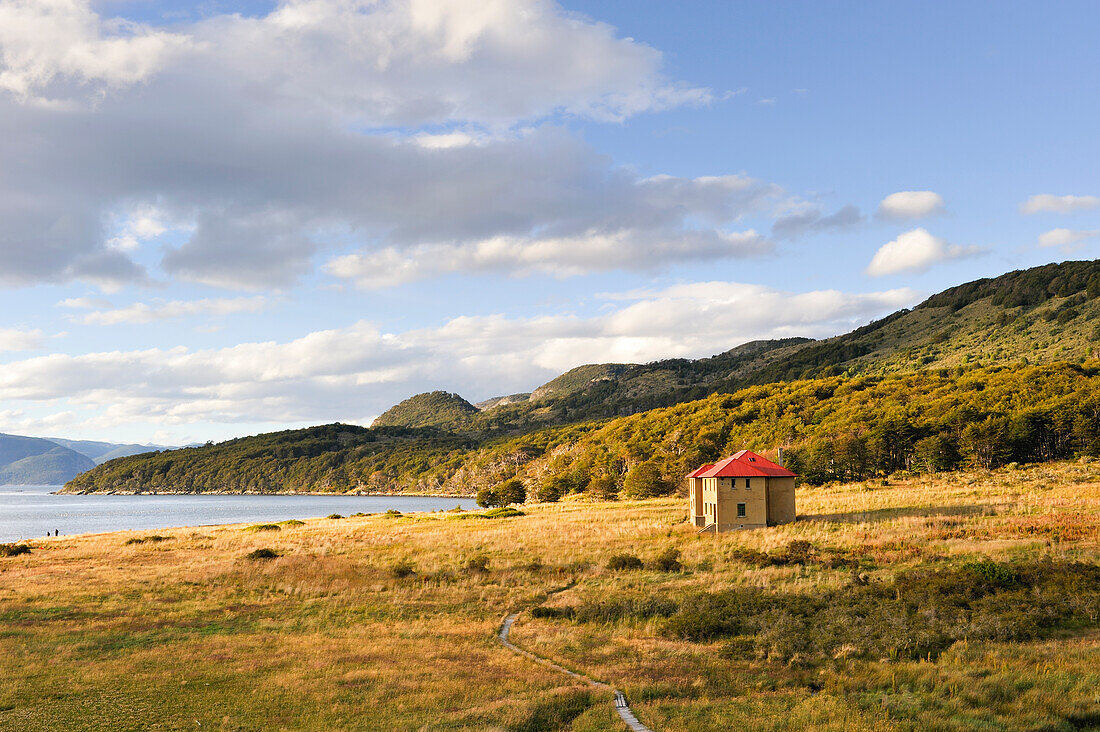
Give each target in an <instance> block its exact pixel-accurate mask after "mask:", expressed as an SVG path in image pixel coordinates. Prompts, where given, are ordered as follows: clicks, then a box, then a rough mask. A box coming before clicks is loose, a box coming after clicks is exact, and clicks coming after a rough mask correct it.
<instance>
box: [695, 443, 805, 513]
mask: <svg viewBox="0 0 1100 732" xmlns="http://www.w3.org/2000/svg"><path fill="white" fill-rule="evenodd" d="M782 455H783V453H782V452H780V458H779V459H780V461H782V459H783V457H782ZM796 477H798V476H797V475H795V474H794V473H792V472H791V471H789V470H787V469H786V468H784V467H783V466H782V465H777V464H776V463H773V462H772V461H771V460H768V459H766V458H763V457H761V456H760V455H757V454H756V453H755V452H749V451H748V450H742V451H741V452H739V453H737V454H736V455H734V456H733V457H728V458H726V459H725V460H720V461H719V462H717V463H713V464H711V465H704V466H703V467H701V468H699V469H698V470H696V471H695V472H694V473H692V474H691V475H689V476H688V495H689V496H690V511H691V515H692V517H693V518H694V521H695V525H696V526H698V527H699V528H700V529H707V530H709V531H714V532H715V533H717V532H719V531H734V530H736V529H757V528H761V527H764V526H775V525H776V524H786V523H790V522H791V521H794V516H795V513H794V479H795V478H796Z"/></svg>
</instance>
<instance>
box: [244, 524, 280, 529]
mask: <svg viewBox="0 0 1100 732" xmlns="http://www.w3.org/2000/svg"><path fill="white" fill-rule="evenodd" d="M281 529H282V527H281V526H279V524H253V525H252V526H246V527H245V529H244V530H245V531H280V530H281Z"/></svg>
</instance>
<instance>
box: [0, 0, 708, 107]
mask: <svg viewBox="0 0 1100 732" xmlns="http://www.w3.org/2000/svg"><path fill="white" fill-rule="evenodd" d="M0 53H2V56H0V59H2V62H3V63H2V66H0V89H8V90H10V91H12V92H15V93H16V94H18V95H19V96H21V97H23V98H27V97H30V96H31V95H34V94H37V93H39V92H42V93H46V92H49V93H52V94H54V95H56V96H59V97H63V96H64V95H65V94H69V95H70V96H71V95H72V94H73V92H74V90H73V89H69V88H66V87H65V82H71V83H75V84H77V85H80V84H86V83H89V82H99V83H101V84H103V85H105V86H107V87H112V88H118V87H123V86H126V85H130V84H134V83H138V82H143V81H147V80H148V79H150V78H151V77H153V76H154V75H156V74H157V73H159V72H163V71H172V72H177V73H178V72H181V71H182V72H184V73H193V72H197V73H200V74H212V73H218V74H225V75H226V76H229V77H231V78H234V79H236V80H238V81H239V82H240V83H241V84H242V85H243V87H244V88H246V89H251V90H252V91H253V92H259V91H261V90H262V93H274V94H277V95H279V96H280V97H283V98H284V99H287V100H297V101H299V102H307V103H309V104H313V105H316V104H320V105H323V106H325V107H327V108H329V109H330V110H332V111H334V112H336V113H338V114H340V115H347V116H349V117H351V118H353V119H356V120H358V121H359V122H361V123H366V124H369V125H410V124H411V125H423V124H431V123H441V122H446V121H452V120H464V121H477V122H482V123H486V124H490V125H500V124H504V125H510V124H513V123H515V122H516V121H519V120H522V119H532V118H540V117H545V116H547V115H550V114H553V113H556V112H564V113H567V114H572V115H579V116H585V117H591V118H595V119H605V120H620V119H623V118H625V117H628V116H630V115H634V114H638V113H640V112H645V111H651V110H658V109H666V108H669V107H673V106H678V105H681V104H701V103H706V102H709V101H710V99H711V96H712V95H711V92H710V91H709V90H707V89H702V88H697V87H690V86H686V85H680V84H674V83H671V82H669V81H668V80H667V79H665V78H664V77H663V76H662V74H661V66H662V63H663V59H662V55H661V53H660V52H658V51H656V50H655V49H653V48H650V47H648V46H646V45H644V44H641V43H638V42H636V41H634V40H632V39H629V38H618V37H616V34H615V29H614V28H612V27H611V26H608V25H606V24H604V23H598V22H594V21H591V20H588V19H586V18H583V17H581V16H579V15H577V14H573V13H567V12H566V11H564V10H563V9H562V8H560V7H559V6H558V5H557V4H556V3H554V2H551V1H550V0H450V1H449V2H435V1H433V0H286V1H285V2H282V3H280V4H279V5H278V6H276V7H275V8H274V9H273V10H272V11H271V12H270V13H269V14H267V15H265V16H261V17H247V16H242V15H237V14H232V15H228V14H223V15H213V16H211V17H208V18H206V19H204V20H201V21H199V22H197V23H194V24H191V25H179V26H177V27H176V28H174V29H173V32H172V33H168V32H165V31H161V30H156V29H153V28H150V27H148V26H144V25H141V24H137V23H132V22H128V21H123V20H119V19H104V18H102V17H101V16H100V15H98V14H97V13H96V12H95V10H94V9H93V8H92V6H91V4H90V3H89V2H88V0H17V1H15V2H7V3H5V4H4V5H2V6H0ZM58 87H60V88H58Z"/></svg>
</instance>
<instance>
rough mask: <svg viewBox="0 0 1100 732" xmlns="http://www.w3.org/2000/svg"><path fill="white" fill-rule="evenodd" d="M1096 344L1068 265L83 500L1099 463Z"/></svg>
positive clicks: (424, 400) (293, 440) (1096, 298)
mask: <svg viewBox="0 0 1100 732" xmlns="http://www.w3.org/2000/svg"><path fill="white" fill-rule="evenodd" d="M1098 342H1100V262H1069V263H1065V264H1061V265H1048V266H1046V267H1039V268H1036V269H1032V270H1026V271H1023V272H1013V273H1009V274H1007V275H1004V276H1002V277H998V278H995V279H989V280H979V281H976V282H972V283H968V284H966V285H962V286H960V287H956V288H952V289H950V290H947V291H945V292H943V293H940V294H938V295H934V296H932V297H931V298H929V299H928V300H926V301H925V302H924V303H922V304H921V305H919V306H917V307H916V308H914V309H913V310H903V311H900V312H898V313H895V314H893V315H891V316H889V317H887V318H884V319H882V320H880V321H877V322H875V323H871V324H869V325H867V326H864V327H862V328H859V329H857V330H855V331H853V332H852V333H849V334H846V335H843V336H838V337H836V338H833V339H829V340H826V341H810V340H808V339H788V340H784V341H759V342H753V343H748V344H744V345H743V346H740V347H738V348H735V349H733V350H731V351H728V352H726V353H723V354H720V355H718V356H714V357H711V358H706V359H699V360H695V361H692V360H688V359H673V360H666V361H659V362H655V363H652V364H646V365H641V366H629V365H621V364H603V365H595V366H591V367H581V368H578V369H574V370H572V371H570V372H568V373H567V374H565V375H563V376H562V377H559V378H558V379H555V380H554V381H552V382H550V384H548V385H546V386H545V387H543V388H542V390H541V391H540V390H539V389H536V390H535V391H534V392H533V396H532V397H531V398H530V399H526V400H523V399H522V398H521V395H517V397H516V399H515V400H508V401H510V402H511V403H499V402H495V403H494V404H495V406H491V407H489V408H486V409H483V410H481V411H478V410H477V409H476V408H475V407H474V406H473V405H471V404H470V403H469V402H467V401H466V400H464V399H462V398H461V397H460V396H458V395H456V394H448V393H446V392H431V393H428V394H421V395H417V396H415V397H412V398H410V399H408V400H406V401H405V402H402V403H401V404H399V405H397V406H396V407H394V408H393V409H391V410H390V411H389V412H387V413H386V414H385V415H383V417H380V418H379V420H377V421H376V423H375V425H376V426H375V427H374V428H370V429H367V428H362V427H353V426H348V425H327V426H324V427H315V428H311V429H307V430H294V431H289V432H281V433H274V434H270V435H260V436H257V437H249V438H243V439H240V440H232V441H229V442H226V443H222V444H219V445H213V446H209V447H202V448H193V449H186V450H179V451H175V452H172V453H159V454H150V455H140V456H135V457H128V458H121V459H118V460H112V461H110V462H108V463H105V464H104V465H102V466H100V467H98V468H96V469H95V470H92V471H90V472H88V473H86V474H84V475H82V476H79V477H78V478H77V479H75V480H73V481H72V482H70V483H69V484H68V489H69V490H74V491H91V490H122V491H164V490H173V491H184V492H203V491H256V492H275V491H305V490H314V491H348V490H360V491H418V492H447V493H472V492H475V491H476V490H477V489H478V488H480V487H483V486H486V485H492V484H495V483H496V482H499V481H502V480H505V479H508V478H511V477H520V478H521V479H523V480H524V482H525V483H526V484H527V486H528V492H529V493H530V494H532V495H535V496H538V497H541V498H545V499H553V498H555V497H557V496H560V495H563V494H565V493H568V492H571V491H579V490H594V491H599V492H601V493H603V494H610V493H614V492H617V491H619V490H623V489H625V490H627V491H628V492H634V493H636V494H639V493H646V492H659V491H662V490H669V489H671V488H672V486H673V485H675V484H677V483H678V482H679V480H680V478H681V476H683V475H684V474H685V473H687V472H689V471H690V470H692V469H693V468H694V467H697V466H698V465H700V464H702V463H703V462H707V461H710V460H713V459H715V458H716V457H719V456H720V455H723V454H725V453H728V452H732V451H735V450H737V449H741V448H751V449H755V450H757V451H767V450H770V449H772V448H775V447H778V446H784V447H787V448H789V449H790V452H789V453H788V454H789V455H790V458H789V459H790V461H791V464H792V465H793V466H794V467H795V469H796V470H798V471H799V472H801V473H802V475H803V477H804V480H806V481H810V482H821V481H826V480H832V479H841V478H861V477H866V476H869V475H873V474H880V473H881V474H886V473H891V472H895V471H899V470H907V471H912V470H929V471H933V470H947V469H951V468H953V467H955V466H958V465H961V464H968V465H975V466H980V467H992V466H996V465H999V464H1003V463H1006V462H1012V461H1017V462H1024V461H1035V460H1048V459H1053V458H1064V457H1071V456H1073V455H1076V454H1090V455H1091V454H1097V451H1098V444H1100V443H1098V438H1097V434H1098V430H1100V427H1098V424H1100V423H1098V420H1100V381H1098V377H1097V373H1098V368H1100V365H1098V362H1097V361H1096V360H1095V358H1094V356H1095V355H1096V351H1095V348H1096V346H1095V345H1094V344H1096V343H1098ZM634 471H641V472H634ZM632 475H633V477H632ZM643 475H644V477H645V479H644V480H643V479H642V477H640V476H643Z"/></svg>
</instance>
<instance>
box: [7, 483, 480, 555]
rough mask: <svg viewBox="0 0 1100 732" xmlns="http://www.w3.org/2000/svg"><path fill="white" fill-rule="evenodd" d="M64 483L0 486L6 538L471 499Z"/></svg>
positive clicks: (445, 504)
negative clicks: (89, 491)
mask: <svg viewBox="0 0 1100 732" xmlns="http://www.w3.org/2000/svg"><path fill="white" fill-rule="evenodd" d="M59 488H60V486H56V485H47V486H31V485H9V486H0V542H7V541H18V540H19V539H34V538H37V537H42V536H45V535H46V532H49V533H50V534H51V535H52V534H53V532H54V531H55V530H56V531H59V532H60V533H61V534H62V535H65V534H87V533H96V532H102V531H121V530H126V529H134V530H148V529H165V528H169V527H172V526H203V525H209V524H233V523H243V522H264V521H281V520H283V519H292V518H296V519H304V518H313V517H317V516H328V515H329V514H333V513H339V514H342V515H344V516H347V515H350V514H353V513H359V512H362V513H377V512H381V511H386V510H388V509H391V508H395V509H397V510H398V511H401V512H402V513H409V512H412V511H437V510H440V509H444V510H445V509H450V508H454V507H455V506H462V508H464V509H468V510H469V509H474V508H477V505H476V504H475V503H474V501H473V500H472V499H469V498H423V497H417V496H393V497H391V496H107V495H91V496H69V495H65V496H56V495H53V494H52V491H56V490H58V489H59Z"/></svg>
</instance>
